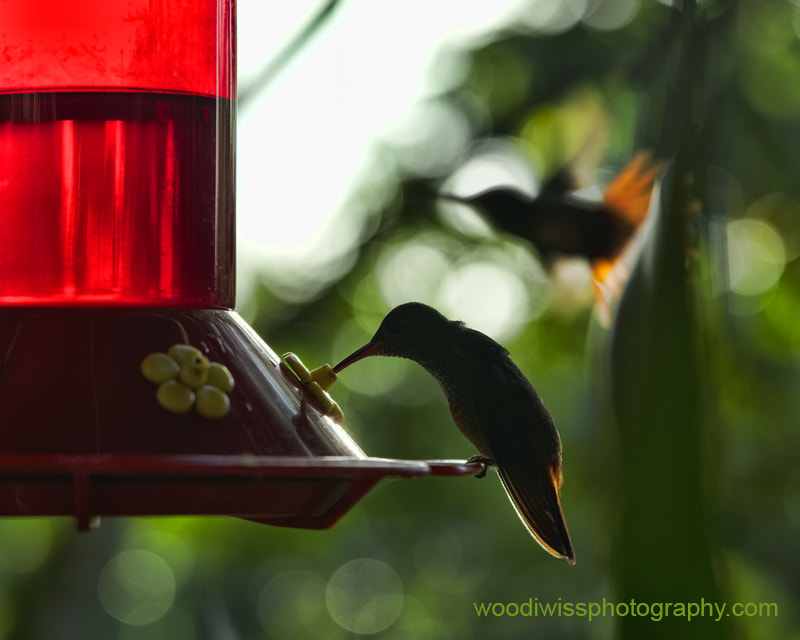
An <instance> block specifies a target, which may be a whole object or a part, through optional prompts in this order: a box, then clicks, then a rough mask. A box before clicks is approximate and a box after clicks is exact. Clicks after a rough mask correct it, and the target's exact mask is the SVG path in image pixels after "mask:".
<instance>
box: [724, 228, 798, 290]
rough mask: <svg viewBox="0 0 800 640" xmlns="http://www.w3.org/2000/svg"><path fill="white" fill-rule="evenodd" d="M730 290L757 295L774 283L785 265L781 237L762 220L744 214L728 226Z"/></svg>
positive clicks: (784, 252) (778, 278) (784, 253)
mask: <svg viewBox="0 0 800 640" xmlns="http://www.w3.org/2000/svg"><path fill="white" fill-rule="evenodd" d="M727 240H728V277H729V283H730V290H731V291H732V292H734V293H738V294H739V295H743V296H756V295H759V294H762V293H765V292H767V291H769V290H770V289H771V288H772V287H774V286H775V285H776V284H777V282H778V280H780V277H781V275H782V274H783V269H784V267H785V266H786V251H785V249H784V246H783V240H782V239H781V237H780V235H779V234H778V232H777V231H775V228H774V227H773V226H772V225H771V224H769V223H767V222H764V221H763V220H755V219H752V218H743V219H740V220H733V221H731V222H729V223H728V227H727Z"/></svg>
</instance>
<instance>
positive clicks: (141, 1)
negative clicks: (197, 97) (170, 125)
mask: <svg viewBox="0 0 800 640" xmlns="http://www.w3.org/2000/svg"><path fill="white" fill-rule="evenodd" d="M235 20H236V3H235V0H191V2H187V1H186V0H157V1H153V0H69V1H64V0H3V1H2V2H0V60H2V64H0V92H2V91H8V90H13V91H19V92H30V91H48V90H64V89H71V90H85V89H92V90H98V89H102V90H111V91H115V90H117V91H118V90H125V91H140V90H147V91H155V92H161V93H169V92H181V93H195V94H203V95H206V96H217V97H221V98H227V99H229V100H230V99H233V98H234V97H235V96H236V86H235V74H236V22H235Z"/></svg>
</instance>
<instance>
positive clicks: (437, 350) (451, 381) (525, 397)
mask: <svg viewBox="0 0 800 640" xmlns="http://www.w3.org/2000/svg"><path fill="white" fill-rule="evenodd" d="M367 356H391V357H396V358H407V359H409V360H414V361H415V362H417V363H418V364H420V365H421V366H422V367H423V368H424V369H425V370H427V371H428V373H430V374H431V376H433V378H434V379H435V380H436V381H437V382H438V383H439V386H440V387H441V389H442V391H443V392H444V395H445V398H446V399H447V404H448V407H449V409H450V415H451V416H452V418H453V421H454V422H455V424H456V426H457V427H458V428H459V430H460V431H461V433H462V434H463V435H464V437H465V438H466V439H467V440H469V441H470V442H471V443H472V445H473V446H474V447H475V448H476V449H477V450H478V452H479V453H478V455H476V456H473V457H472V458H470V459H469V462H480V463H481V464H482V465H483V471H482V472H481V473H479V474H478V476H477V477H483V475H485V473H486V469H487V467H489V466H493V467H495V468H496V469H497V472H498V475H499V476H500V480H501V482H502V483H503V487H504V488H505V490H506V493H507V494H508V497H509V498H510V500H511V503H512V504H513V505H514V508H515V510H516V512H517V514H518V515H519V517H520V519H521V520H522V522H523V524H524V525H525V527H526V528H527V529H528V531H529V532H530V533H531V534H532V535H533V537H534V538H535V539H536V541H537V542H538V543H539V544H540V545H541V546H542V547H543V548H544V549H545V551H547V552H548V553H550V554H551V555H553V556H555V557H558V558H565V559H566V560H567V561H568V562H569V563H570V564H574V562H575V552H574V551H573V548H572V542H571V541H570V537H569V532H568V531H567V525H566V522H565V520H564V514H563V513H562V511H561V503H560V499H559V494H560V489H561V483H562V474H561V438H560V437H559V434H558V430H557V429H556V425H555V422H553V418H552V417H551V416H550V413H549V412H548V411H547V408H546V407H545V406H544V403H543V402H542V400H541V398H540V397H539V394H538V393H536V391H535V390H534V388H533V386H532V385H531V383H530V382H528V380H527V378H525V376H524V375H523V374H522V372H521V371H520V370H519V369H518V368H517V366H516V365H515V364H514V363H513V362H512V360H511V357H510V356H509V353H508V351H507V350H506V349H505V348H504V347H503V346H501V345H500V344H498V343H497V342H495V341H494V340H492V339H491V338H489V337H488V336H486V335H484V334H483V333H480V332H479V331H475V330H473V329H469V328H467V327H466V326H465V325H464V324H463V323H462V322H458V321H451V320H448V319H447V318H446V317H445V316H443V315H442V314H441V313H439V312H438V311H436V310H435V309H433V308H432V307H429V306H427V305H424V304H421V303H419V302H409V303H406V304H403V305H400V306H398V307H396V308H394V309H393V310H392V311H390V312H389V313H388V314H387V316H386V317H385V318H384V319H383V321H382V322H381V324H380V326H379V327H378V330H377V331H376V332H375V335H374V336H373V337H372V339H371V340H370V341H369V342H368V343H367V344H366V345H364V346H363V347H361V348H360V349H358V350H356V351H354V352H353V353H352V354H350V355H349V356H347V357H346V358H345V359H344V360H342V361H341V362H340V363H339V364H337V365H336V366H335V367H334V368H333V370H334V371H335V372H337V373H338V372H340V371H341V370H342V369H344V368H345V367H348V366H350V365H351V364H353V363H354V362H357V361H358V360H361V359H362V358H365V357H367Z"/></svg>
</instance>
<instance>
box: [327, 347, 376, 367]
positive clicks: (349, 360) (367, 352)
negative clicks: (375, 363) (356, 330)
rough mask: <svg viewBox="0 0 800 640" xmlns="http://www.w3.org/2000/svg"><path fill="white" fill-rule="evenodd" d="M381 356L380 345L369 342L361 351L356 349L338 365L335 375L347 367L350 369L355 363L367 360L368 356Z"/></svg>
mask: <svg viewBox="0 0 800 640" xmlns="http://www.w3.org/2000/svg"><path fill="white" fill-rule="evenodd" d="M377 355H380V345H379V344H378V343H377V342H368V343H367V344H365V345H364V346H363V347H361V348H360V349H356V350H355V351H353V353H351V354H350V355H349V356H347V357H346V358H345V359H344V360H342V361H341V362H340V363H339V364H337V365H336V366H335V367H334V368H333V371H334V372H335V373H339V372H340V371H341V370H342V369H344V368H345V367H349V366H350V365H351V364H353V363H354V362H358V361H359V360H361V359H362V358H366V357H367V356H377Z"/></svg>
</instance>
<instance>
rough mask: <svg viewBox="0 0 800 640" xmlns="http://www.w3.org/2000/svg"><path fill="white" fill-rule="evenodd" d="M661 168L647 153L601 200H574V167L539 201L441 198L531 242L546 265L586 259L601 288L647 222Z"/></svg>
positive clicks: (521, 196)
mask: <svg viewBox="0 0 800 640" xmlns="http://www.w3.org/2000/svg"><path fill="white" fill-rule="evenodd" d="M661 168H662V165H661V164H658V163H656V164H654V163H652V162H651V161H650V154H649V153H648V152H646V151H645V152H641V153H639V154H638V155H637V156H636V157H635V158H634V159H633V160H632V161H631V162H630V163H629V164H628V165H627V166H626V167H625V168H624V169H623V170H622V171H621V172H620V173H619V174H618V175H617V176H616V177H615V179H614V180H613V181H612V182H611V183H610V184H609V185H608V187H607V188H606V190H605V192H604V194H603V199H602V201H592V200H587V199H584V198H579V197H577V196H575V195H573V193H572V192H574V191H575V190H576V189H577V185H576V184H575V178H574V177H573V172H572V169H571V167H570V166H569V165H567V166H565V167H564V168H562V169H561V170H560V171H558V172H557V173H555V174H554V175H553V176H552V177H551V178H550V179H549V180H547V181H546V182H545V183H544V185H543V187H542V189H541V191H540V193H539V195H537V196H536V197H532V196H529V195H527V194H525V193H523V192H521V191H519V190H516V189H511V188H505V187H503V188H494V189H489V190H487V191H483V192H481V193H478V194H476V195H474V196H469V197H461V196H454V195H449V194H442V193H440V194H439V197H440V198H442V199H444V200H451V201H454V202H460V203H462V204H466V205H468V206H470V207H472V208H473V209H475V210H477V212H478V213H480V214H482V215H483V216H484V217H485V218H486V219H488V220H489V221H490V222H491V223H492V224H494V225H495V226H496V227H497V228H498V229H499V230H500V231H503V232H505V233H508V234H510V235H514V236H517V237H519V238H523V239H524V240H527V241H528V242H529V243H530V244H532V245H533V246H534V247H535V248H536V249H537V250H538V252H539V253H540V254H541V256H542V258H543V260H544V261H545V262H547V263H550V262H552V260H553V259H554V258H557V257H559V256H582V257H584V258H586V259H587V260H588V261H589V263H590V264H591V265H592V272H593V274H594V277H595V280H597V282H599V283H601V284H602V283H603V282H604V281H605V279H606V276H607V275H608V273H609V272H610V271H611V268H612V267H613V266H614V264H615V263H616V261H617V260H618V259H619V257H620V255H621V254H622V252H623V250H624V249H625V247H626V245H627V244H628V241H629V240H630V239H631V238H632V237H633V235H634V234H635V232H636V230H637V229H638V228H639V226H640V225H641V223H642V222H643V221H644V220H645V218H646V217H647V211H648V208H649V205H650V195H651V192H652V189H653V183H654V180H655V178H656V176H657V175H658V173H659V172H660V171H661Z"/></svg>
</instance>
